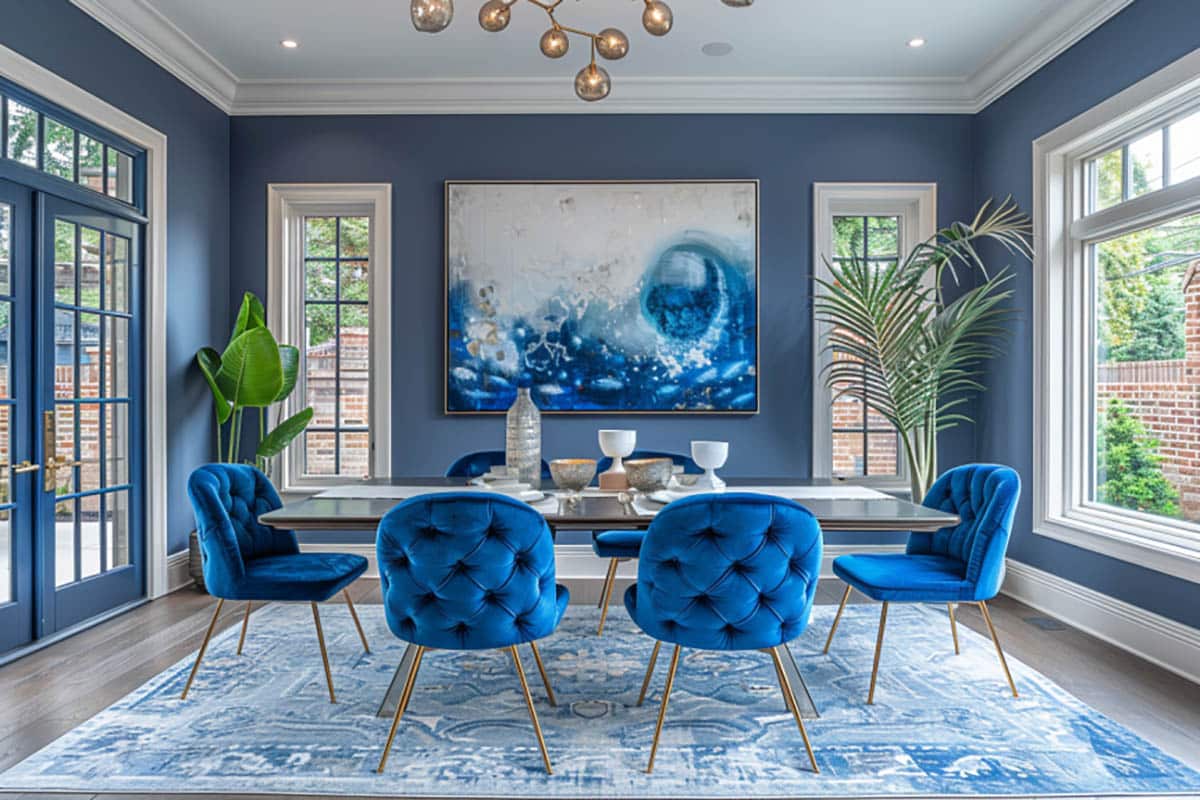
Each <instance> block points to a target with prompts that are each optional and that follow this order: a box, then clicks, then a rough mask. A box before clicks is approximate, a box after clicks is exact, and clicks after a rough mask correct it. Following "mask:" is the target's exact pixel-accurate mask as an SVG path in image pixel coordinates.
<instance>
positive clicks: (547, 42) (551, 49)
mask: <svg viewBox="0 0 1200 800" xmlns="http://www.w3.org/2000/svg"><path fill="white" fill-rule="evenodd" d="M518 2H520V0H486V2H485V3H484V4H483V6H482V7H481V8H480V9H479V25H480V27H482V28H483V29H484V30H485V31H488V32H490V33H499V32H500V31H502V30H504V29H505V28H507V27H508V23H509V22H510V21H511V19H512V7H513V6H514V5H516V4H517V3H518ZM525 2H527V3H531V4H532V5H535V6H537V7H538V8H540V9H541V10H542V11H545V12H546V16H547V17H549V18H550V28H549V30H547V31H546V32H545V33H543V34H542V38H541V41H540V43H539V47H540V48H541V51H542V55H544V56H546V57H547V58H562V57H563V56H565V55H566V54H567V51H568V50H570V48H571V39H570V37H569V36H568V34H575V35H576V36H582V37H584V38H586V39H588V40H589V42H590V44H591V49H592V57H591V61H590V63H588V65H587V66H586V67H584V68H583V69H581V70H579V73H578V74H577V75H576V76H575V94H576V95H578V96H579V99H580V100H586V101H588V102H595V101H597V100H603V99H604V98H606V97H608V93H609V92H610V91H612V79H611V78H610V77H609V75H608V70H606V69H605V68H604V67H601V66H600V65H599V64H597V63H596V55H597V54H599V55H600V57H601V58H605V59H607V60H609V61H618V60H620V59H622V58H624V57H625V56H626V54H628V53H629V37H628V36H626V35H625V33H624V32H623V31H621V30H620V29H619V28H605V29H604V30H602V31H600V32H599V33H591V32H589V31H584V30H580V29H579V28H572V27H570V26H568V25H563V24H561V23H560V22H559V21H558V20H557V19H556V18H555V16H554V12H555V11H557V10H558V7H559V6H560V5H562V3H563V0H525ZM642 2H643V3H644V4H645V8H644V9H642V27H643V28H645V29H646V32H647V33H649V34H652V35H654V36H666V35H667V34H668V33H670V32H671V27H672V26H673V25H674V24H675V15H674V14H673V13H672V12H671V7H670V6H669V5H667V4H666V3H664V2H663V0H642ZM721 2H722V3H724V4H725V5H727V6H731V7H733V8H745V7H747V6H749V5H752V4H753V3H754V0H721ZM411 12H412V23H413V27H414V28H416V29H417V30H418V31H421V32H422V33H440V32H441V31H444V30H446V28H447V27H449V25H450V22H451V21H452V20H453V19H454V0H412V5H411Z"/></svg>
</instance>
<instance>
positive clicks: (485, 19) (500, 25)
mask: <svg viewBox="0 0 1200 800" xmlns="http://www.w3.org/2000/svg"><path fill="white" fill-rule="evenodd" d="M511 20H512V9H511V8H510V7H509V5H508V4H507V3H505V2H504V0H488V1H487V2H486V3H484V4H483V7H482V8H480V9H479V26H480V27H481V28H483V29H484V30H485V31H488V32H489V33H499V32H500V31H502V30H504V29H505V28H507V27H508V23H509V21H511Z"/></svg>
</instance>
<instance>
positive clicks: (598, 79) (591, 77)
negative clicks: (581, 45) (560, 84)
mask: <svg viewBox="0 0 1200 800" xmlns="http://www.w3.org/2000/svg"><path fill="white" fill-rule="evenodd" d="M610 91H612V79H611V78H609V77H608V71H607V70H606V69H604V67H598V66H596V65H595V64H588V65H587V66H586V67H584V68H583V69H581V70H579V74H578V75H576V76H575V94H577V95H579V99H580V100H586V101H587V102H589V103H594V102H596V101H597V100H603V99H604V98H606V97H608V93H609V92H610Z"/></svg>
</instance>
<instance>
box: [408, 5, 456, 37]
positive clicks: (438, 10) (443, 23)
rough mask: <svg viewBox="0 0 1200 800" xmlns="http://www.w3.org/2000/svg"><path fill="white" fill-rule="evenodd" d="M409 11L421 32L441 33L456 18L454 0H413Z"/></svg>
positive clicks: (415, 26) (413, 22) (415, 25)
mask: <svg viewBox="0 0 1200 800" xmlns="http://www.w3.org/2000/svg"><path fill="white" fill-rule="evenodd" d="M409 13H410V14H411V15H412V24H413V27H414V28H416V29H417V30H418V31H420V32H421V33H441V32H442V31H444V30H446V28H447V27H448V26H449V25H450V21H451V20H453V19H454V0H412V5H410V6H409Z"/></svg>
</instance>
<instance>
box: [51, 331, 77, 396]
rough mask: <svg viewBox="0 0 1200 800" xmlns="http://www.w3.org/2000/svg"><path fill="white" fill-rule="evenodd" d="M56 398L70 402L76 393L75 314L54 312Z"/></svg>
mask: <svg viewBox="0 0 1200 800" xmlns="http://www.w3.org/2000/svg"><path fill="white" fill-rule="evenodd" d="M54 396H55V397H58V398H61V399H64V400H70V399H73V398H75V397H78V396H79V393H78V392H76V391H75V312H74V311H67V310H64V309H61V308H59V309H56V310H55V311H54Z"/></svg>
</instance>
